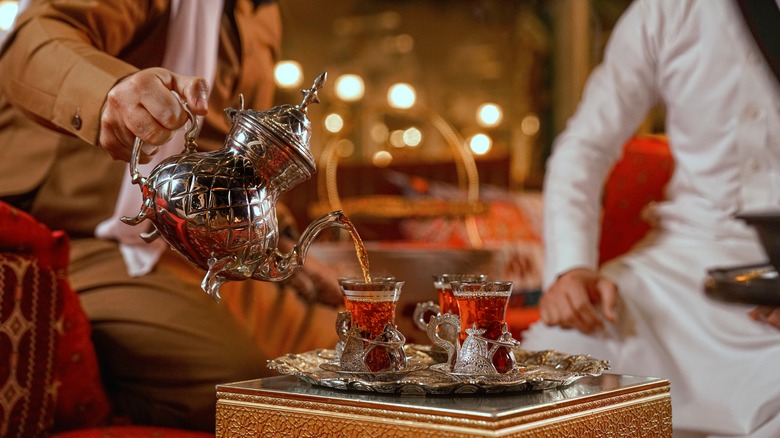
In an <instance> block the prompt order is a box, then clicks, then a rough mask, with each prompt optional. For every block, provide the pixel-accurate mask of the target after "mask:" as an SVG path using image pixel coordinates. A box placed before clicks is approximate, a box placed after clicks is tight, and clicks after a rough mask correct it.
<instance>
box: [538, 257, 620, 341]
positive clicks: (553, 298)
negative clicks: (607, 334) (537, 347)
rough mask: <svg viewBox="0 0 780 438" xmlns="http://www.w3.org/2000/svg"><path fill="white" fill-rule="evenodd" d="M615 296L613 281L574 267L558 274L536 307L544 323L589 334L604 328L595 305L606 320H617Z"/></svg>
mask: <svg viewBox="0 0 780 438" xmlns="http://www.w3.org/2000/svg"><path fill="white" fill-rule="evenodd" d="M617 298H618V290H617V286H615V284H614V283H612V282H611V281H609V280H607V279H606V278H604V277H601V276H600V275H599V274H598V273H597V272H595V271H593V270H591V269H585V268H577V269H572V270H571V271H568V272H566V273H564V274H563V275H561V276H560V277H558V280H557V281H556V282H555V283H554V284H553V285H552V286H551V287H550V288H549V289H548V290H546V291H545V292H544V293H543V294H542V298H541V300H540V302H539V310H540V313H541V317H542V321H544V323H545V324H547V325H551V326H552V325H559V326H561V327H563V328H576V329H577V330H579V331H581V332H583V333H591V332H593V331H594V330H600V329H602V328H603V327H604V323H603V321H602V319H601V317H600V316H599V312H598V310H597V307H600V308H601V310H602V312H603V314H604V317H606V319H607V320H608V321H610V322H612V323H614V322H617V315H616V312H615V309H616V305H617Z"/></svg>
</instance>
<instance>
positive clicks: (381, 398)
mask: <svg viewBox="0 0 780 438" xmlns="http://www.w3.org/2000/svg"><path fill="white" fill-rule="evenodd" d="M216 426H217V428H216V435H217V437H223V438H225V437H371V438H378V437H415V438H423V437H425V438H427V437H442V438H443V437H447V438H451V437H475V436H477V437H545V438H550V437H577V438H580V437H620V438H623V437H653V438H657V437H671V436H672V402H671V396H670V386H669V382H668V381H667V380H664V379H658V378H651V377H638V376H626V375H617V374H602V375H600V376H598V377H585V378H582V379H580V380H577V381H576V382H574V383H572V384H571V385H568V386H565V387H562V388H559V389H548V390H544V391H530V392H521V393H513V394H489V395H485V394H481V395H476V394H472V395H469V394H453V395H450V396H439V395H436V396H430V395H429V396H414V395H391V394H377V393H371V392H363V391H342V390H338V389H331V388H326V387H321V386H312V385H310V384H308V383H305V382H303V381H301V380H299V379H298V378H296V377H293V376H281V377H269V378H265V379H258V380H250V381H246V382H238V383H231V384H225V385H218V386H217V425H216Z"/></svg>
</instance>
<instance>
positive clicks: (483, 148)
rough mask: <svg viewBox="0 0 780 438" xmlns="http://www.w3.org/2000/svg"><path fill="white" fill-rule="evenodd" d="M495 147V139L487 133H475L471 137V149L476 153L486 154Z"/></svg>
mask: <svg viewBox="0 0 780 438" xmlns="http://www.w3.org/2000/svg"><path fill="white" fill-rule="evenodd" d="M491 147H493V140H492V139H491V138H490V137H489V136H488V135H486V134H481V133H480V134H475V135H474V136H472V137H471V138H470V139H469V149H471V152H473V153H474V155H485V154H486V153H488V152H489V151H490V148H491Z"/></svg>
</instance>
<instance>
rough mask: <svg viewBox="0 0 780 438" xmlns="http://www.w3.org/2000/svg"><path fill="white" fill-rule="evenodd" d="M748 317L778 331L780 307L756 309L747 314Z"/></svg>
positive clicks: (779, 326)
mask: <svg viewBox="0 0 780 438" xmlns="http://www.w3.org/2000/svg"><path fill="white" fill-rule="evenodd" d="M748 316H750V317H751V318H753V319H754V320H756V321H762V322H765V323H767V324H769V325H771V326H773V327H775V328H779V329H780V307H769V306H761V307H757V308H755V309H754V310H752V311H751V312H750V313H748Z"/></svg>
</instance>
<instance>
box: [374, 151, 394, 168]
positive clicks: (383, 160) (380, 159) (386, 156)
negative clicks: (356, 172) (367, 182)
mask: <svg viewBox="0 0 780 438" xmlns="http://www.w3.org/2000/svg"><path fill="white" fill-rule="evenodd" d="M371 162H372V163H374V166H376V167H387V166H389V165H390V163H392V162H393V155H392V154H391V153H390V152H387V151H378V152H376V153H375V154H374V156H373V157H371Z"/></svg>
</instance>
